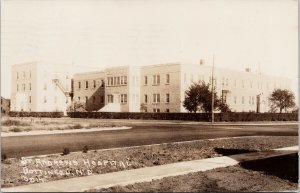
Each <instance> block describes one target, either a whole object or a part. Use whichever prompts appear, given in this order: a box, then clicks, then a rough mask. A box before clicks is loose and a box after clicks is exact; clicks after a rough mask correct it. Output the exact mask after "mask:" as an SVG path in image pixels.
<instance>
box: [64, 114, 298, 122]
mask: <svg viewBox="0 0 300 193" xmlns="http://www.w3.org/2000/svg"><path fill="white" fill-rule="evenodd" d="M68 116H70V117H71V118H94V119H95V118H96V119H146V120H147V119H148V120H182V121H211V114H210V113H135V112H130V113H129V112H68ZM214 117H215V118H214V120H215V121H282V120H286V121H297V120H298V113H281V114H279V113H254V112H249V113H246V112H240V113H236V112H226V113H215V115H214ZM111 125H113V124H111Z"/></svg>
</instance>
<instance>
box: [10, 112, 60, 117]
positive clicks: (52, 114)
mask: <svg viewBox="0 0 300 193" xmlns="http://www.w3.org/2000/svg"><path fill="white" fill-rule="evenodd" d="M9 116H10V117H50V118H60V117H63V116H64V113H63V112H25V111H10V112H9Z"/></svg>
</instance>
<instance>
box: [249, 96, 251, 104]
mask: <svg viewBox="0 0 300 193" xmlns="http://www.w3.org/2000/svg"><path fill="white" fill-rule="evenodd" d="M249 105H251V96H249Z"/></svg>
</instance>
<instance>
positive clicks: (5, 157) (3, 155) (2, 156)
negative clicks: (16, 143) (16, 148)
mask: <svg viewBox="0 0 300 193" xmlns="http://www.w3.org/2000/svg"><path fill="white" fill-rule="evenodd" d="M6 159H7V155H6V154H5V153H3V154H1V161H4V160H6Z"/></svg>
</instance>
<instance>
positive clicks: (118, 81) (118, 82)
mask: <svg viewBox="0 0 300 193" xmlns="http://www.w3.org/2000/svg"><path fill="white" fill-rule="evenodd" d="M117 85H120V77H117Z"/></svg>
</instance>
